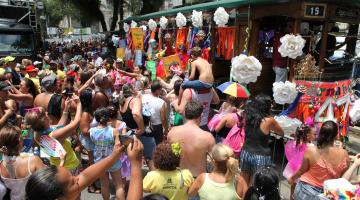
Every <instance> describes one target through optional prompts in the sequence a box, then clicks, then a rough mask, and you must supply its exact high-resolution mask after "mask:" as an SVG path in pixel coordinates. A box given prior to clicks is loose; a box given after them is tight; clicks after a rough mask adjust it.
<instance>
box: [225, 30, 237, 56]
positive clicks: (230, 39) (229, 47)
mask: <svg viewBox="0 0 360 200" xmlns="http://www.w3.org/2000/svg"><path fill="white" fill-rule="evenodd" d="M235 31H236V30H235V27H228V28H227V30H226V40H227V43H226V53H225V59H226V60H230V59H231V58H232V53H233V50H234V40H235Z"/></svg>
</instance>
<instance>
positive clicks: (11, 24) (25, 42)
mask: <svg viewBox="0 0 360 200" xmlns="http://www.w3.org/2000/svg"><path fill="white" fill-rule="evenodd" d="M8 55H11V56H14V57H16V58H17V60H18V61H20V60H21V59H22V58H32V59H34V58H35V56H36V49H35V34H34V31H33V28H32V27H31V26H30V25H27V24H21V23H17V21H16V20H12V19H3V18H0V57H5V56H8Z"/></svg>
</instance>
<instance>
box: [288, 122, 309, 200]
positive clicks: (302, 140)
mask: <svg viewBox="0 0 360 200" xmlns="http://www.w3.org/2000/svg"><path fill="white" fill-rule="evenodd" d="M314 140H315V128H312V127H310V126H308V125H306V124H302V125H301V126H300V127H298V128H297V130H296V133H295V140H291V141H289V142H287V143H286V145H285V155H286V158H287V160H288V164H287V165H286V167H285V169H284V172H283V175H284V177H285V178H290V177H292V176H293V175H294V174H295V173H296V172H297V171H298V170H299V169H300V167H301V163H302V160H303V157H304V153H305V150H306V149H307V147H309V146H312V145H313V144H312V141H314ZM295 186H296V184H293V185H291V193H290V199H293V198H292V195H293V193H294V190H295Z"/></svg>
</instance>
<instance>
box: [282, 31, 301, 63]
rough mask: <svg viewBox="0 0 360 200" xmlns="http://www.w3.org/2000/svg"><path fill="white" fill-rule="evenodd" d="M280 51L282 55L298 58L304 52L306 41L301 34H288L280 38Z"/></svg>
mask: <svg viewBox="0 0 360 200" xmlns="http://www.w3.org/2000/svg"><path fill="white" fill-rule="evenodd" d="M280 42H281V45H280V47H279V53H280V54H281V56H282V57H289V58H292V59H295V58H297V57H298V56H301V55H302V54H303V48H304V46H305V43H306V41H305V40H304V39H303V38H302V37H301V35H296V36H295V35H293V34H286V35H285V36H283V37H281V38H280Z"/></svg>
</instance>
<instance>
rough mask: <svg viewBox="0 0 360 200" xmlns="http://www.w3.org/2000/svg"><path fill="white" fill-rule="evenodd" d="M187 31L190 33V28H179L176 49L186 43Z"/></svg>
mask: <svg viewBox="0 0 360 200" xmlns="http://www.w3.org/2000/svg"><path fill="white" fill-rule="evenodd" d="M187 33H188V28H179V29H178V30H177V34H176V45H175V49H179V46H180V45H184V44H185V42H186V37H187Z"/></svg>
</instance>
